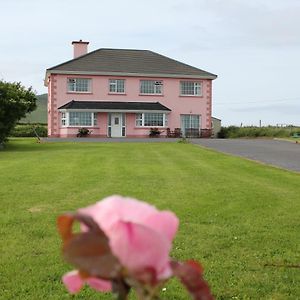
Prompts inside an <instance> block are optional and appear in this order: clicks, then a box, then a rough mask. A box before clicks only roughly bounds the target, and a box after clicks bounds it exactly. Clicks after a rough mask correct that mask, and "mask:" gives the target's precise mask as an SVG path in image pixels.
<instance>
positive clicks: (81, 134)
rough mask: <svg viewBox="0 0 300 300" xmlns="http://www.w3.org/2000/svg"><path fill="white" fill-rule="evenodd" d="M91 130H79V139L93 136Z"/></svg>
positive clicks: (82, 128)
mask: <svg viewBox="0 0 300 300" xmlns="http://www.w3.org/2000/svg"><path fill="white" fill-rule="evenodd" d="M91 132H92V131H91V130H88V129H87V128H85V127H81V128H79V129H78V133H77V137H87V136H88V135H90V134H91Z"/></svg>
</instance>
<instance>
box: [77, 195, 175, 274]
mask: <svg viewBox="0 0 300 300" xmlns="http://www.w3.org/2000/svg"><path fill="white" fill-rule="evenodd" d="M79 213H81V214H85V215H88V216H90V217H92V218H93V219H94V221H95V222H96V223H98V225H99V226H100V228H101V229H102V230H103V231H104V232H105V234H106V235H107V236H108V238H109V241H110V247H111V249H112V252H113V253H114V255H115V256H116V257H117V258H118V259H119V260H120V262H121V264H122V265H123V266H124V267H125V268H126V269H127V270H128V271H129V272H130V273H134V274H138V273H143V272H144V271H145V270H152V271H154V273H155V279H156V280H160V279H165V278H168V277H170V276H171V275H172V272H171V268H170V265H169V261H170V259H169V252H170V250H171V247H172V240H173V238H174V236H175V234H176V232H177V228H178V223H179V221H178V218H177V217H176V215H175V214H174V213H172V212H169V211H158V210H157V209H156V208H155V207H154V206H152V205H150V204H148V203H145V202H142V201H138V200H136V199H132V198H125V197H121V196H110V197H107V198H105V199H103V200H102V201H99V202H97V203H96V204H94V205H91V206H88V207H86V208H82V209H79Z"/></svg>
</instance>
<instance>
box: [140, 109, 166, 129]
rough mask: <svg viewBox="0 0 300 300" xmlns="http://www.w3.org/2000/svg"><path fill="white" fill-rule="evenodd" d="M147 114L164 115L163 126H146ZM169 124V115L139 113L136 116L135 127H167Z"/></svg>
mask: <svg viewBox="0 0 300 300" xmlns="http://www.w3.org/2000/svg"><path fill="white" fill-rule="evenodd" d="M145 114H162V115H163V125H162V126H161V125H145ZM167 122H168V118H167V114H166V113H156V112H154V113H151V112H146V113H137V114H136V115H135V126H136V127H145V128H151V127H166V126H167Z"/></svg>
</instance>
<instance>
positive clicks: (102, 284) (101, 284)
mask: <svg viewBox="0 0 300 300" xmlns="http://www.w3.org/2000/svg"><path fill="white" fill-rule="evenodd" d="M85 282H86V283H87V284H88V285H89V286H90V287H91V288H93V289H94V290H96V291H99V292H109V291H111V282H110V281H107V280H102V279H98V278H96V277H89V278H87V279H86V280H85Z"/></svg>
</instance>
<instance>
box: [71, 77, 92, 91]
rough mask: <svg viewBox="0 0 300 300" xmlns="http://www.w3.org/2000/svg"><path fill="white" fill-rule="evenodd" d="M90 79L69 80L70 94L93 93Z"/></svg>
mask: <svg viewBox="0 0 300 300" xmlns="http://www.w3.org/2000/svg"><path fill="white" fill-rule="evenodd" d="M91 82H92V79H90V78H68V92H79V93H80V92H83V93H84V92H85V93H86V92H91V91H92V89H91V86H92V85H91Z"/></svg>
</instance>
